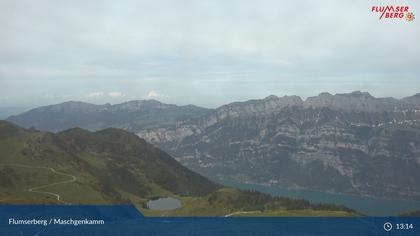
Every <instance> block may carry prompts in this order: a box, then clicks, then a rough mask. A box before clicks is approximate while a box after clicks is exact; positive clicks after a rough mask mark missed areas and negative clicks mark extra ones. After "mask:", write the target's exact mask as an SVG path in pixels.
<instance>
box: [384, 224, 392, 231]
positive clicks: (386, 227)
mask: <svg viewBox="0 0 420 236" xmlns="http://www.w3.org/2000/svg"><path fill="white" fill-rule="evenodd" d="M384 230H385V231H387V232H389V231H391V230H392V224H391V223H389V222H386V223H385V224H384Z"/></svg>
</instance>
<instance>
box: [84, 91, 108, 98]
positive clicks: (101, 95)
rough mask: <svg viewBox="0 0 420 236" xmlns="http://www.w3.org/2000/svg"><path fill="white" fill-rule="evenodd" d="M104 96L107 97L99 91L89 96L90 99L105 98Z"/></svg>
mask: <svg viewBox="0 0 420 236" xmlns="http://www.w3.org/2000/svg"><path fill="white" fill-rule="evenodd" d="M104 95H105V93H104V92H100V91H97V92H90V93H89V94H88V95H87V96H88V97H103V96H104Z"/></svg>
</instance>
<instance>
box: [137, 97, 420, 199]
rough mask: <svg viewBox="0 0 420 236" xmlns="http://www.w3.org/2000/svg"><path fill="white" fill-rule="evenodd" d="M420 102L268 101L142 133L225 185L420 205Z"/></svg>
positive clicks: (224, 108) (242, 104)
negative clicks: (310, 191) (312, 191)
mask: <svg viewBox="0 0 420 236" xmlns="http://www.w3.org/2000/svg"><path fill="white" fill-rule="evenodd" d="M419 98H420V96H419V94H417V95H414V96H412V97H407V98H403V99H394V98H375V97H373V96H371V95H370V94H369V93H366V92H360V91H356V92H352V93H348V94H335V95H332V94H329V93H321V94H320V95H318V96H315V97H309V98H308V99H306V100H305V101H303V100H302V99H300V98H299V97H296V96H285V97H276V96H269V97H267V98H265V99H261V100H250V101H247V102H235V103H231V104H228V105H224V106H222V107H220V108H218V109H216V110H214V111H213V112H211V113H209V114H207V115H204V116H203V117H200V118H196V119H192V120H188V121H185V122H183V123H179V124H177V125H174V126H172V127H161V128H153V129H146V130H143V131H140V132H138V133H137V134H138V135H139V136H140V137H142V138H145V139H146V140H148V141H150V142H152V143H153V144H155V145H157V146H159V147H160V148H162V149H164V150H166V151H167V152H169V153H170V154H172V155H173V156H175V157H176V159H177V160H178V161H180V162H181V163H182V164H183V165H185V166H187V167H189V168H191V169H193V170H195V171H197V172H198V173H201V174H203V175H205V176H207V177H211V178H213V179H219V180H220V181H222V182H223V181H225V180H228V181H230V182H232V181H233V182H237V183H252V184H263V185H271V186H281V187H296V188H309V189H316V190H322V191H331V192H339V193H349V194H358V195H370V196H377V197H388V198H401V199H416V200H420V185H418V181H417V180H418V179H420V99H419Z"/></svg>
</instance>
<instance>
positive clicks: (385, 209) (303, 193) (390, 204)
mask: <svg viewBox="0 0 420 236" xmlns="http://www.w3.org/2000/svg"><path fill="white" fill-rule="evenodd" d="M216 182H219V183H221V184H224V185H226V186H231V187H236V188H240V189H248V190H257V191H260V192H264V193H268V194H271V195H273V196H283V197H290V198H302V199H306V200H308V201H310V202H313V203H332V204H339V205H345V206H347V207H350V208H352V209H354V210H357V211H358V212H360V213H363V214H365V215H368V216H395V215H399V214H401V213H405V212H411V211H416V210H420V201H411V200H394V199H381V198H373V197H365V196H356V195H344V194H334V193H327V192H321V191H316V190H308V189H288V188H282V187H276V186H270V187H269V186H262V185H257V184H244V183H236V182H230V181H220V180H217V181H216Z"/></svg>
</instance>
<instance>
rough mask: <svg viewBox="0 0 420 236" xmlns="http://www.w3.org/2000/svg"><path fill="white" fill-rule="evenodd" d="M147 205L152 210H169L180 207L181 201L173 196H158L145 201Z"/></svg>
mask: <svg viewBox="0 0 420 236" xmlns="http://www.w3.org/2000/svg"><path fill="white" fill-rule="evenodd" d="M147 207H149V209H152V210H161V211H170V210H175V209H177V208H180V207H181V201H180V200H178V199H176V198H173V197H164V198H158V199H156V200H150V201H148V202H147Z"/></svg>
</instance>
